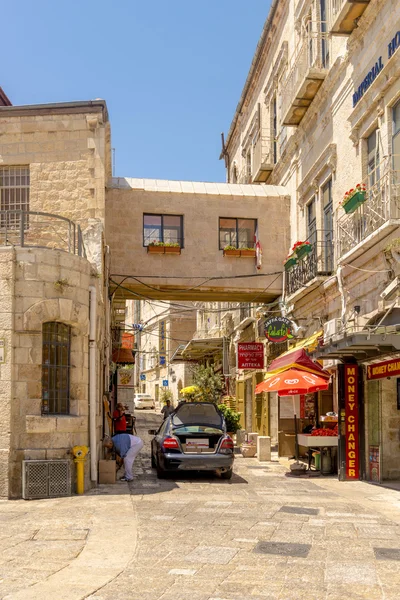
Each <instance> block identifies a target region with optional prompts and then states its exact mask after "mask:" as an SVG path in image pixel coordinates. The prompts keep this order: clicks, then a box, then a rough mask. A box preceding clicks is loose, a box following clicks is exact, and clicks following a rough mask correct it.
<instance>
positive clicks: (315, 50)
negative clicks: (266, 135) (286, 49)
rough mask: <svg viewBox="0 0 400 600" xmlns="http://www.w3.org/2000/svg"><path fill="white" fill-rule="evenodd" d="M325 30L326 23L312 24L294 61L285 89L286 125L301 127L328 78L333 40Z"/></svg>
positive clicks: (284, 112) (292, 61) (284, 116)
mask: <svg viewBox="0 0 400 600" xmlns="http://www.w3.org/2000/svg"><path fill="white" fill-rule="evenodd" d="M325 29H326V24H325V23H310V24H309V29H308V31H307V33H306V35H305V37H304V39H303V40H302V43H301V44H300V46H299V47H298V49H297V51H296V52H295V54H294V55H293V57H292V60H291V64H290V67H289V74H288V76H287V79H286V81H285V82H284V84H283V87H282V117H283V120H282V122H283V125H298V124H299V123H300V121H301V120H302V118H303V117H304V115H305V114H306V112H307V109H308V107H309V106H310V104H311V102H312V101H313V100H314V98H315V96H316V94H317V92H318V90H319V88H320V87H321V85H322V82H323V81H324V79H325V77H326V75H327V74H328V70H329V56H330V51H329V50H330V40H329V38H328V34H327V33H325V31H324V30H325Z"/></svg>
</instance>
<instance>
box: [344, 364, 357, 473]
mask: <svg viewBox="0 0 400 600" xmlns="http://www.w3.org/2000/svg"><path fill="white" fill-rule="evenodd" d="M344 398H345V432H346V434H345V440H346V479H358V478H359V467H358V465H359V452H358V366H357V365H344Z"/></svg>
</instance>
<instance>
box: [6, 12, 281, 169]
mask: <svg viewBox="0 0 400 600" xmlns="http://www.w3.org/2000/svg"><path fill="white" fill-rule="evenodd" d="M269 6H270V1H269V0H251V1H250V2H248V3H243V1H239V0H202V2H195V1H194V0H170V1H169V2H168V1H167V0H153V2H150V1H149V0H148V1H147V2H144V1H140V2H139V1H138V0H131V1H130V2H129V1H127V0H119V1H117V2H114V3H111V2H106V1H105V0H97V1H96V2H95V1H94V0H83V1H82V0H81V1H79V2H78V1H77V0H71V1H70V2H69V3H64V2H54V1H52V2H50V1H44V0H38V1H37V2H32V1H31V0H29V1H28V0H20V1H19V2H18V3H13V2H6V3H4V5H3V7H2V22H3V23H6V24H7V27H3V28H2V34H1V37H2V48H3V60H2V69H1V79H0V85H1V86H2V87H3V89H4V91H5V92H6V93H7V94H8V96H9V97H10V99H11V101H12V103H13V104H15V105H17V104H36V103H46V102H62V101H72V100H90V99H93V98H104V99H105V100H106V101H107V104H108V108H109V113H110V120H111V126H112V145H113V147H115V149H116V169H115V174H116V175H117V176H130V177H151V178H153V177H154V178H158V179H186V180H204V181H224V180H225V170H224V166H223V161H219V160H218V157H219V153H220V150H221V138H220V133H221V131H224V132H225V134H226V133H227V131H228V129H229V125H230V123H231V119H232V117H233V114H234V111H235V108H236V105H237V103H238V101H239V98H240V94H241V91H242V88H243V85H244V82H245V79H246V76H247V73H248V69H249V66H250V63H251V60H252V57H253V54H254V50H255V47H256V45H257V42H258V39H259V36H260V34H261V31H262V27H263V24H264V21H265V19H266V17H267V15H268V11H269ZM4 49H8V51H7V50H6V53H5V50H4Z"/></svg>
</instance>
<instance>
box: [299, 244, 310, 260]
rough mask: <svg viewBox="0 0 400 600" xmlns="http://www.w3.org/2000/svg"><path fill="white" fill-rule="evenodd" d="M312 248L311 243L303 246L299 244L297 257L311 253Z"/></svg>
mask: <svg viewBox="0 0 400 600" xmlns="http://www.w3.org/2000/svg"><path fill="white" fill-rule="evenodd" d="M311 250H312V246H311V244H303V245H302V246H297V248H296V250H295V252H296V254H297V258H303V256H306V255H307V254H309V253H310V252H311Z"/></svg>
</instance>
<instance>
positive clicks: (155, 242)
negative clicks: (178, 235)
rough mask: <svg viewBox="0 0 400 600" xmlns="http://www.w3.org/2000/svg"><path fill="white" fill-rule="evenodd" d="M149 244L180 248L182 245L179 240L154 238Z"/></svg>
mask: <svg viewBox="0 0 400 600" xmlns="http://www.w3.org/2000/svg"><path fill="white" fill-rule="evenodd" d="M149 246H160V247H161V248H180V247H181V245H180V244H178V242H157V241H156V240H153V241H152V242H150V243H149Z"/></svg>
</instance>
